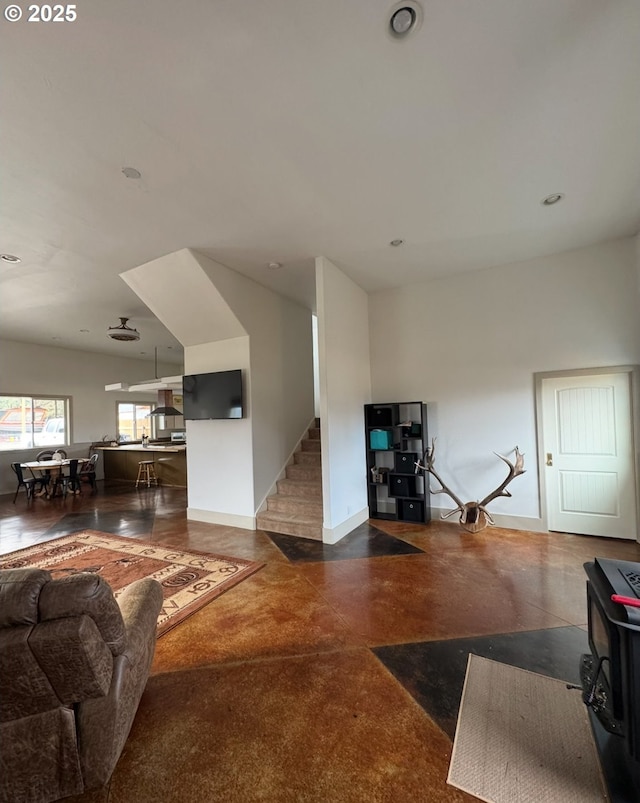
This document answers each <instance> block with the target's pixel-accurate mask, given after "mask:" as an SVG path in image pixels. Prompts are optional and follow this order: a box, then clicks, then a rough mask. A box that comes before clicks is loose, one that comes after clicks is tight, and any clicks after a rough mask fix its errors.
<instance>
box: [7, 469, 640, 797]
mask: <svg viewBox="0 0 640 803" xmlns="http://www.w3.org/2000/svg"><path fill="white" fill-rule="evenodd" d="M185 497H186V494H185V492H184V491H183V490H180V489H172V488H158V489H155V488H151V489H140V490H138V491H136V490H133V489H131V488H129V487H123V486H116V487H105V486H104V485H103V484H102V483H101V484H99V487H98V491H97V492H96V493H94V494H90V493H89V492H88V489H84V491H83V494H82V496H76V497H71V496H68V497H67V498H66V500H63V499H52V500H49V501H47V500H46V499H35V500H34V501H33V503H32V504H27V501H26V498H25V496H24V494H23V493H21V494H20V496H19V497H18V500H17V501H16V504H15V505H14V504H12V498H13V497H12V495H11V496H4V497H1V498H0V553H2V554H4V553H7V552H11V551H13V550H15V549H20V548H23V547H26V546H30V545H32V544H35V543H39V542H41V541H45V540H48V539H50V538H55V537H58V536H60V535H63V534H68V533H72V532H76V531H78V530H82V529H94V530H101V531H104V532H110V533H115V534H117V535H124V536H131V537H135V538H140V539H143V540H146V541H150V542H154V543H163V544H170V545H173V546H176V547H180V548H184V549H189V548H192V549H200V550H206V551H211V552H216V553H218V554H223V555H224V554H227V555H230V556H234V557H240V558H248V559H251V560H259V561H261V562H264V563H265V566H264V568H262V569H261V570H260V571H258V572H257V573H256V574H254V575H252V576H251V577H249V578H248V579H246V580H244V581H243V582H241V583H240V584H239V585H238V586H236V587H234V588H232V589H231V590H229V591H227V592H226V593H225V594H223V595H222V596H220V597H218V598H217V599H214V600H213V601H212V602H211V603H209V604H208V605H206V606H205V607H204V608H202V609H201V610H200V611H198V612H197V613H195V614H194V615H193V616H191V617H190V618H189V619H187V620H186V621H185V622H184V623H182V624H180V625H179V626H178V627H176V628H175V629H173V630H171V631H170V632H169V633H167V634H166V635H165V636H163V637H162V638H160V639H159V640H158V642H157V647H156V656H155V660H154V664H153V669H152V675H151V677H150V679H149V682H148V685H147V689H146V691H145V693H144V695H143V697H142V701H141V703H140V707H139V710H138V714H137V716H136V720H135V722H134V725H133V728H132V731H131V734H130V737H129V740H128V742H127V744H126V746H125V749H124V752H123V754H122V757H121V759H120V762H119V763H118V766H117V768H116V770H115V773H114V775H113V776H112V779H111V782H110V784H109V786H108V787H106V788H104V789H101V790H97V791H95V792H91V793H87V794H85V795H82V796H80V797H76V798H69V800H73V801H78V803H80V801H82V803H107V801H108V803H129V802H130V801H131V802H133V801H136V803H146V802H147V801H148V802H149V803H151V801H154V803H158V801H160V802H161V803H183V801H187V800H191V799H195V800H200V801H206V802H207V803H209V801H211V802H213V801H226V802H228V803H236V802H237V803H252V801H265V802H266V803H285V801H286V802H287V803H288V802H289V801H291V803H302V802H303V801H304V802H306V801H308V802H309V803H352V802H353V803H377V802H378V801H379V802H380V803H387V802H388V803H392V802H393V803H395V802H396V801H397V802H398V803H408V802H409V801H411V803H422V802H423V801H424V803H432V802H434V803H435V802H437V801H473V800H476V798H472V797H471V796H469V795H466V794H464V793H462V792H459V791H457V790H456V789H454V788H452V787H450V786H447V784H446V775H447V770H448V765H449V759H450V755H451V747H452V739H453V735H454V732H455V723H456V718H457V713H458V705H459V701H460V694H461V690H462V683H463V680H464V674H465V667H466V661H467V656H468V654H469V652H474V653H477V654H479V655H485V656H486V657H492V658H494V659H496V660H500V661H504V662H506V663H511V664H514V665H517V666H522V667H524V668H526V669H531V670H533V671H537V672H542V673H543V674H548V675H552V676H555V677H560V678H562V679H565V680H567V681H570V682H576V681H577V679H578V662H579V658H580V654H581V653H582V652H586V651H587V643H586V630H585V628H586V618H587V614H586V596H585V581H586V576H585V574H584V570H583V568H582V564H583V563H584V562H585V561H587V560H592V559H593V558H594V557H595V556H599V557H610V558H619V559H623V560H633V561H640V546H639V545H638V544H636V543H635V542H621V541H615V540H610V539H602V538H590V537H583V536H573V535H564V534H540V533H533V532H523V531H515V530H505V529H500V528H488V529H486V530H484V531H483V532H481V533H478V534H476V535H471V534H469V533H466V532H464V531H462V530H461V529H460V528H459V527H458V526H457V525H456V524H451V523H443V522H439V521H438V522H433V523H431V524H430V525H426V526H425V525H420V524H410V523H403V522H385V521H377V520H376V521H374V520H371V521H370V522H369V523H368V524H366V525H363V526H362V527H359V528H358V529H357V530H356V531H354V532H353V533H351V534H350V535H349V536H348V537H347V538H346V539H344V540H343V541H342V542H340V543H339V544H337V545H335V546H323V545H322V544H319V543H317V542H311V541H305V540H303V539H296V538H291V537H289V536H281V535H275V534H271V535H270V534H269V533H266V532H262V531H256V532H250V531H246V530H240V529H235V528H231V527H220V526H215V525H210V524H203V523H198V522H189V521H187V520H186V510H185V509H186V498H185Z"/></svg>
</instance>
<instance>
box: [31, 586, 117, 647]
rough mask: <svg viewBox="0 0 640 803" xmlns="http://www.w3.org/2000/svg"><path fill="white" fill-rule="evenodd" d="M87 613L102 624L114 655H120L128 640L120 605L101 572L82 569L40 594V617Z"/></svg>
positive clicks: (104, 636)
mask: <svg viewBox="0 0 640 803" xmlns="http://www.w3.org/2000/svg"><path fill="white" fill-rule="evenodd" d="M79 614H86V615H87V616H90V617H91V618H92V619H93V621H94V622H95V623H96V625H97V626H98V630H99V631H100V635H101V636H102V638H103V639H104V640H105V641H106V643H107V646H108V647H109V649H110V650H111V654H112V655H120V653H121V652H122V651H123V650H124V648H125V645H126V640H127V634H126V629H125V626H124V620H123V618H122V613H121V612H120V607H119V606H118V603H117V602H116V600H115V597H114V596H113V591H112V590H111V586H110V585H109V584H108V583H107V581H106V580H105V579H104V578H103V577H100V575H99V574H93V573H91V572H79V573H78V574H71V575H68V576H67V577H62V578H60V579H56V580H54V581H53V582H51V583H47V584H46V585H45V586H44V587H43V589H42V591H41V593H40V619H41V621H43V622H46V621H49V620H50V619H62V618H63V617H65V616H77V615H79Z"/></svg>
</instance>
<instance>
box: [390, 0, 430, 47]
mask: <svg viewBox="0 0 640 803" xmlns="http://www.w3.org/2000/svg"><path fill="white" fill-rule="evenodd" d="M421 24H422V7H421V6H420V5H419V4H418V3H416V2H415V1H414V0H405V2H400V3H396V4H395V6H393V8H392V9H391V12H390V16H389V23H388V28H387V30H388V31H389V33H390V34H391V36H392V37H393V38H394V39H404V38H405V36H408V35H409V34H410V33H412V32H413V31H417V30H418V28H419V27H420V25H421Z"/></svg>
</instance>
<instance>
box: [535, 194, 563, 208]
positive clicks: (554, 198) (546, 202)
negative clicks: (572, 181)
mask: <svg viewBox="0 0 640 803" xmlns="http://www.w3.org/2000/svg"><path fill="white" fill-rule="evenodd" d="M563 198H564V194H563V193H561V192H554V193H553V195H547V197H546V198H544V199H543V200H542V201H540V203H541V204H542V205H543V206H553V205H554V204H557V203H558V201H561V200H562V199H563Z"/></svg>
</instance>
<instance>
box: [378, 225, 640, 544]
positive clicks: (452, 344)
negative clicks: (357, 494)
mask: <svg viewBox="0 0 640 803" xmlns="http://www.w3.org/2000/svg"><path fill="white" fill-rule="evenodd" d="M634 251H635V243H634V239H633V238H627V239H624V240H617V241H614V242H610V243H606V244H603V245H598V246H593V247H591V248H586V249H580V250H576V251H572V252H568V253H565V254H559V255H555V256H550V257H547V258H544V259H537V260H532V261H529V262H523V263H517V264H511V265H506V266H503V267H497V268H492V269H489V270H483V271H477V272H474V273H468V274H465V275H458V276H452V277H450V278H443V279H439V280H435V281H431V282H425V283H422V284H415V285H411V286H408V287H404V288H400V289H396V290H389V291H384V292H379V293H376V294H374V295H372V296H371V297H370V299H369V308H370V316H369V320H370V333H371V355H372V358H371V365H372V385H373V401H374V402H375V401H393V400H394V399H398V400H402V399H403V398H407V399H408V398H411V399H422V400H424V401H426V402H428V403H429V407H428V412H429V430H430V434H431V435H435V436H437V444H436V468H437V469H438V472H439V473H440V474H441V475H442V477H443V478H444V479H445V481H446V482H447V484H448V485H449V486H450V487H451V489H452V490H453V491H454V492H456V493H457V494H458V495H459V496H461V497H462V498H463V499H464V500H465V501H467V500H475V499H478V498H482V497H483V496H484V495H486V494H487V493H488V492H489V491H490V490H492V489H493V488H494V487H496V486H497V485H498V484H499V483H500V482H501V480H502V479H503V478H504V472H505V468H504V464H503V463H502V462H501V461H499V460H498V459H497V458H496V457H495V456H494V455H493V452H494V451H496V452H500V453H502V454H505V455H506V454H508V453H509V452H510V451H511V450H512V449H513V448H514V447H515V446H516V445H518V446H519V447H520V450H521V451H522V452H524V453H525V455H526V456H525V468H526V470H527V473H526V474H525V475H524V476H522V477H519V478H517V479H516V480H514V482H513V483H512V484H511V486H510V490H511V491H512V493H513V498H512V499H499V500H496V501H495V502H493V503H492V505H491V510H492V511H493V512H495V513H497V514H502V517H501V518H499V520H500V523H503V524H505V525H507V526H513V527H522V528H525V529H528V528H532V529H535V528H536V527H537V526H539V524H540V520H539V516H540V500H539V492H538V466H537V461H536V421H535V407H534V378H533V375H534V373H535V372H539V371H554V370H564V369H572V368H590V367H598V366H612V365H623V364H638V363H640V315H639V314H638V293H637V289H636V284H637V268H636V262H635V254H634ZM445 500H446V498H445V497H440V496H437V497H433V498H432V502H435V503H436V504H438V505H439V504H442V507H443V508H445V509H452V508H453V507H454V505H453V504H451V505H449V504H448V501H449V500H446V501H445ZM437 512H438V511H436V514H437Z"/></svg>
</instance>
